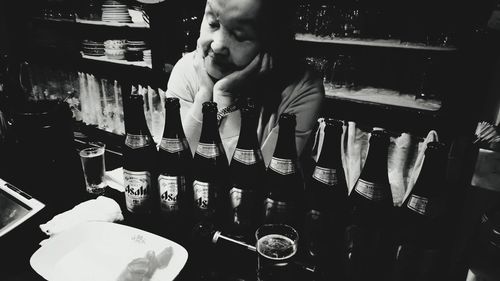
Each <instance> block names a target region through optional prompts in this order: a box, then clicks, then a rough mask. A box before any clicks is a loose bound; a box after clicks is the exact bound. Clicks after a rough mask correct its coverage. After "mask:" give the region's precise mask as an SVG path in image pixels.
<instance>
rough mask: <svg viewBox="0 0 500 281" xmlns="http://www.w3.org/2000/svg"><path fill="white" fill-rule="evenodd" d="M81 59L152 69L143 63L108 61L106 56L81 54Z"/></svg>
mask: <svg viewBox="0 0 500 281" xmlns="http://www.w3.org/2000/svg"><path fill="white" fill-rule="evenodd" d="M82 58H83V59H87V60H94V61H102V62H108V63H114V64H121V65H131V66H138V67H144V68H149V69H151V68H152V66H151V64H148V63H146V62H145V61H127V60H114V59H109V58H107V57H106V56H100V57H94V56H88V55H84V54H82Z"/></svg>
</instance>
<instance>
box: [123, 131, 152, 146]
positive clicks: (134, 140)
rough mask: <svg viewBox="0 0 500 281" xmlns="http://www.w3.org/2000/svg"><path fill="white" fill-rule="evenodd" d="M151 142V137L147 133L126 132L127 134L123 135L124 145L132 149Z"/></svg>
mask: <svg viewBox="0 0 500 281" xmlns="http://www.w3.org/2000/svg"><path fill="white" fill-rule="evenodd" d="M151 143H152V139H151V138H150V137H149V136H147V135H133V134H127V136H126V137H125V145H126V146H128V147H130V148H132V149H137V148H142V147H146V146H149V145H150V144H151Z"/></svg>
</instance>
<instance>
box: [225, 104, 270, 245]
mask: <svg viewBox="0 0 500 281" xmlns="http://www.w3.org/2000/svg"><path fill="white" fill-rule="evenodd" d="M240 111H241V129H240V135H239V138H238V143H237V144H236V150H235V151H234V154H233V157H232V160H231V164H230V166H229V175H230V186H229V188H230V189H229V199H230V205H231V209H232V219H231V220H230V222H229V224H228V233H229V234H231V235H233V236H236V237H238V238H240V239H243V240H246V239H248V238H250V237H253V233H254V232H255V229H256V228H257V222H258V220H259V217H258V212H259V206H260V202H262V196H263V194H262V180H263V177H264V173H265V165H264V160H263V158H262V152H261V151H260V145H259V141H258V139H257V121H258V111H257V108H256V106H255V104H254V103H253V102H252V101H251V100H247V104H246V105H244V106H243V108H241V110H240Z"/></svg>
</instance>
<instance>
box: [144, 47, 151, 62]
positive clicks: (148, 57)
mask: <svg viewBox="0 0 500 281" xmlns="http://www.w3.org/2000/svg"><path fill="white" fill-rule="evenodd" d="M142 53H143V60H144V61H145V62H146V64H148V65H151V64H152V60H151V50H149V49H148V50H144V51H142Z"/></svg>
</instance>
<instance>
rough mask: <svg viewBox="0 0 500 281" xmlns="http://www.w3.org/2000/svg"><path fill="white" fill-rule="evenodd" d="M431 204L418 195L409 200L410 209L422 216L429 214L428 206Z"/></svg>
mask: <svg viewBox="0 0 500 281" xmlns="http://www.w3.org/2000/svg"><path fill="white" fill-rule="evenodd" d="M428 204H429V199H428V198H425V197H422V196H418V195H414V194H413V195H411V196H410V200H408V204H407V205H408V208H410V209H411V210H413V211H415V212H417V213H419V214H421V215H426V214H427V205H428Z"/></svg>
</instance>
